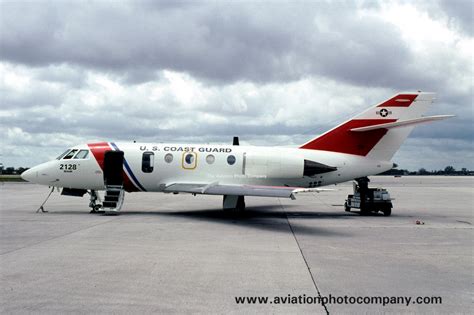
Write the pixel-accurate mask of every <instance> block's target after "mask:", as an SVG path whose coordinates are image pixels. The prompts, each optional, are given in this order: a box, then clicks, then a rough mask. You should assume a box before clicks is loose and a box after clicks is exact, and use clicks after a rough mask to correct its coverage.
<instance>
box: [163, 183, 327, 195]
mask: <svg viewBox="0 0 474 315" xmlns="http://www.w3.org/2000/svg"><path fill="white" fill-rule="evenodd" d="M331 190H332V189H324V188H301V187H286V186H260V185H227V184H219V183H210V184H199V183H173V184H169V185H167V186H166V187H165V188H164V189H163V192H165V193H190V194H204V195H234V196H259V197H280V198H291V199H295V195H296V194H298V193H302V192H320V191H331Z"/></svg>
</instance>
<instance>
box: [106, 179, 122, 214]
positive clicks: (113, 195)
mask: <svg viewBox="0 0 474 315" xmlns="http://www.w3.org/2000/svg"><path fill="white" fill-rule="evenodd" d="M124 196H125V191H124V190H123V186H121V185H107V186H106V187H105V196H104V201H103V202H102V210H104V211H105V213H106V214H117V213H118V212H119V211H120V209H122V205H123V199H124Z"/></svg>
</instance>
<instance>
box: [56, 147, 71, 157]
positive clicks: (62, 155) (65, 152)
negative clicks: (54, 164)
mask: <svg viewBox="0 0 474 315" xmlns="http://www.w3.org/2000/svg"><path fill="white" fill-rule="evenodd" d="M68 152H69V149H67V150H66V151H64V153H63V154H61V155H60V156H58V157H57V158H56V160H60V159H62V158H63V157H64V156H65V155H66V154H67V153H68Z"/></svg>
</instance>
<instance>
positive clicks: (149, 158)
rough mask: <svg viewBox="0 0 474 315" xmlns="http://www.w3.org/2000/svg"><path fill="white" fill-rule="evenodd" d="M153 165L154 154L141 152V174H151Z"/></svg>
mask: <svg viewBox="0 0 474 315" xmlns="http://www.w3.org/2000/svg"><path fill="white" fill-rule="evenodd" d="M154 164H155V154H154V153H153V152H143V155H142V171H143V173H151V172H153V165H154Z"/></svg>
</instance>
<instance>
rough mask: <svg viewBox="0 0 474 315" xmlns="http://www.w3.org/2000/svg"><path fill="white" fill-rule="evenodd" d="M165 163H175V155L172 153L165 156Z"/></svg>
mask: <svg viewBox="0 0 474 315" xmlns="http://www.w3.org/2000/svg"><path fill="white" fill-rule="evenodd" d="M165 162H166V163H171V162H173V154H171V153H168V154H166V155H165Z"/></svg>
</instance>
